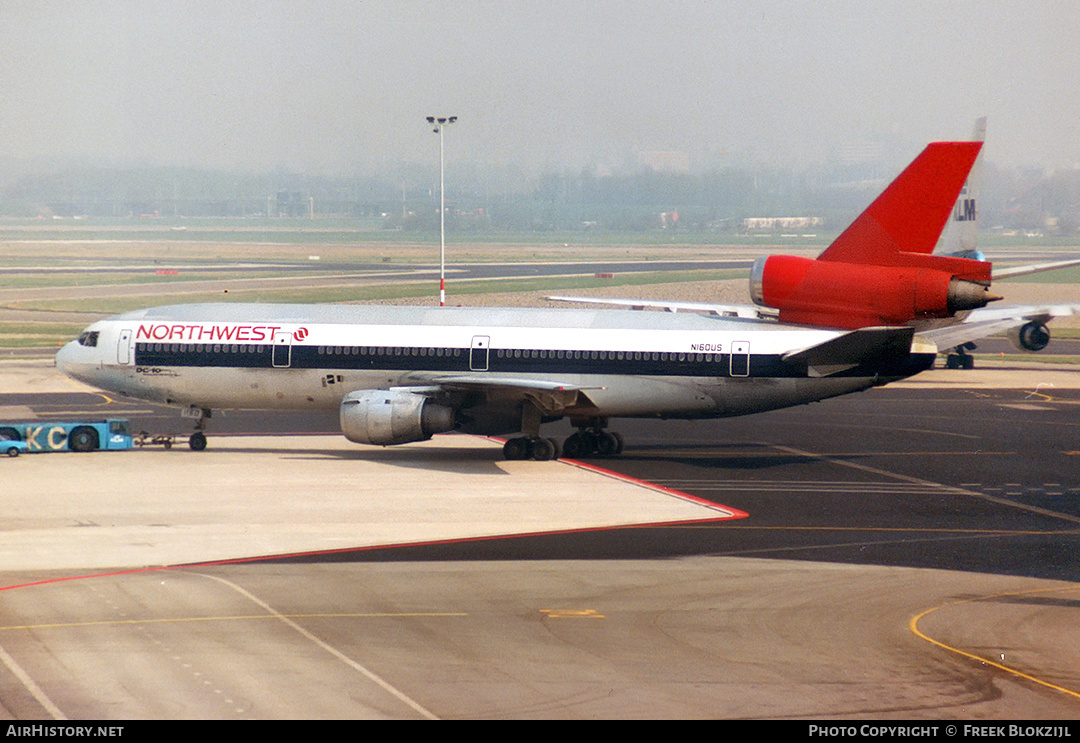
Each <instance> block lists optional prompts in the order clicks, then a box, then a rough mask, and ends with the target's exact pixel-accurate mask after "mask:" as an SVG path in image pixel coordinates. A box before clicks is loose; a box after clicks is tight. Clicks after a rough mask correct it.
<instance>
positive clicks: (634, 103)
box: [0, 0, 1080, 173]
mask: <svg viewBox="0 0 1080 743" xmlns="http://www.w3.org/2000/svg"><path fill="white" fill-rule="evenodd" d="M428 114H448V115H449V114H453V115H457V116H459V117H460V122H459V123H458V124H457V125H456V126H455V127H454V128H453V129H451V130H450V131H449V133H448V135H447V136H448V139H447V147H448V150H447V157H448V160H459V161H461V160H469V161H479V162H494V163H510V162H522V163H525V164H527V165H529V166H530V167H537V166H554V167H580V166H581V165H584V164H586V163H615V162H618V160H619V158H620V157H623V156H625V154H626V153H628V152H633V151H635V150H678V151H684V152H686V153H688V154H689V155H690V157H691V163H692V166H694V167H698V166H700V165H701V164H703V163H705V162H707V161H708V158H709V156H710V154H711V156H713V157H715V156H716V155H717V154H718V153H739V154H740V155H742V154H744V153H759V154H760V155H761V156H763V157H767V158H769V159H774V160H780V161H795V162H798V161H801V160H805V159H810V160H821V159H824V158H825V157H827V156H829V154H830V153H831V152H834V151H835V147H837V146H838V145H841V144H844V143H847V142H853V141H861V140H870V141H882V140H888V141H890V142H894V143H900V144H899V145H898V146H899V147H900V149H902V150H903V154H904V156H905V157H907V156H913V155H914V154H915V152H916V151H917V150H918V149H919V148H920V147H921V145H922V143H924V142H925V141H929V140H933V139H950V138H964V137H966V136H967V135H968V134H969V132H970V130H971V126H972V122H973V121H974V119H975V118H976V117H977V116H981V115H986V116H988V117H989V137H988V151H987V158H988V159H989V160H990V161H991V162H998V163H1002V164H1009V165H1012V164H1035V165H1070V166H1071V165H1076V164H1080V4H1077V3H1076V2H1075V0H1060V1H1057V0H1046V1H1042V2H1040V1H1037V0H1028V1H1025V2H1004V1H999V2H986V1H981V2H976V1H974V0H972V1H971V2H963V1H958V2H911V1H908V2H879V1H870V0H865V1H860V2H854V1H850V0H848V1H843V0H825V1H820V0H819V1H818V2H786V1H782V0H754V1H753V2H718V1H712V2H709V1H707V0H624V1H620V0H603V1H602V2H601V1H593V0H565V1H564V0H486V1H484V0H453V1H452V2H451V1H449V0H448V1H445V2H435V1H433V0H377V1H374V2H370V1H369V2H363V1H362V0H353V1H352V2H338V1H333V0H297V1H295V2H293V1H291V0H266V1H264V2H255V1H254V0H252V1H250V2H249V1H244V0H209V1H207V0H167V1H164V2H151V1H145V2H144V1H138V0H130V1H125V0H102V1H97V2H95V1H93V0H70V1H67V0H53V1H51V2H45V1H39V0H18V1H15V0H0V156H8V157H20V158H21V157H26V158H30V157H40V156H46V157H51V156H62V157H67V156H75V157H88V158H94V159H99V160H105V161H110V162H125V163H126V162H131V161H141V162H148V163H151V164H169V165H172V164H178V165H194V166H211V167H226V168H234V167H235V168H244V169H258V170H267V169H270V168H273V167H275V166H284V167H288V168H291V169H296V170H308V171H312V172H322V173H333V172H351V171H352V170H353V169H354V168H355V166H357V165H359V166H361V167H365V166H368V165H377V164H380V163H384V162H397V161H399V160H413V161H420V162H422V161H425V160H428V159H430V158H431V157H437V148H436V139H435V135H433V134H431V132H430V130H429V129H428V128H426V126H425V125H424V122H423V118H424V116H426V115H428Z"/></svg>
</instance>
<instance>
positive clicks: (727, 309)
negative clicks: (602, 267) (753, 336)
mask: <svg viewBox="0 0 1080 743" xmlns="http://www.w3.org/2000/svg"><path fill="white" fill-rule="evenodd" d="M545 299H550V300H551V301H553V302H584V303H588V304H606V305H612V306H615V307H629V308H631V309H635V310H643V309H645V308H646V307H649V308H651V309H657V310H664V311H665V312H699V313H701V314H704V315H717V316H719V317H745V318H749V319H751V320H775V319H776V317H777V315H778V314H779V313H777V311H776V310H774V309H770V308H765V307H755V306H753V305H748V304H710V303H708V302H671V301H667V300H662V299H609V298H606V297H565V296H554V297H545Z"/></svg>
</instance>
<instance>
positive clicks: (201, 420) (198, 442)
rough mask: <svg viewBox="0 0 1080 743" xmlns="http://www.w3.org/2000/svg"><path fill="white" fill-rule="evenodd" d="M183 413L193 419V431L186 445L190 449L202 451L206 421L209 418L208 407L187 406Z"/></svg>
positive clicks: (204, 445) (204, 444)
mask: <svg viewBox="0 0 1080 743" xmlns="http://www.w3.org/2000/svg"><path fill="white" fill-rule="evenodd" d="M184 413H185V415H188V416H190V417H192V418H194V419H195V432H194V433H192V434H191V438H189V439H188V446H190V447H191V450H192V451H202V450H203V449H205V448H206V434H205V433H204V431H205V430H206V421H207V420H208V419H209V418H210V415H211V412H210V408H188V409H187V410H185V411H184Z"/></svg>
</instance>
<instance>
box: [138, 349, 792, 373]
mask: <svg viewBox="0 0 1080 743" xmlns="http://www.w3.org/2000/svg"><path fill="white" fill-rule="evenodd" d="M275 353H276V356H275ZM135 364H136V366H150V367H154V366H174V367H235V368H250V369H260V368H273V367H278V368H283V367H288V368H292V369H332V370H358V371H378V370H401V369H408V370H410V371H421V372H468V371H487V372H492V373H500V372H503V373H531V374H536V373H547V374H629V375H634V374H641V375H665V376H690V377H716V376H729V375H730V373H731V371H732V367H731V358H730V356H729V355H728V354H714V353H672V352H659V351H654V352H641V351H638V352H634V351H566V350H558V349H501V348H500V349H494V348H493V349H469V348H417V347H399V346H395V347H385V346H304V345H293V346H291V347H290V346H277V347H275V346H271V345H268V344H262V345H251V344H248V345H245V344H228V343H214V344H211V343H201V344H200V343H139V344H137V345H136V347H135ZM746 365H747V359H746V357H736V362H735V372H736V375H737V376H746V374H745V372H747V368H746ZM749 366H750V368H749V373H750V374H753V375H754V376H800V374H799V373H798V370H797V369H792V368H790V367H789V366H787V365H785V364H782V363H780V360H779V357H777V356H760V355H759V356H754V357H753V360H752V361H751V362H750V364H749Z"/></svg>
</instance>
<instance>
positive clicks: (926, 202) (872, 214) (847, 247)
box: [818, 142, 982, 266]
mask: <svg viewBox="0 0 1080 743" xmlns="http://www.w3.org/2000/svg"><path fill="white" fill-rule="evenodd" d="M981 148H982V142H934V143H932V144H930V145H929V146H927V148H926V149H925V150H923V151H922V153H921V154H920V155H919V156H918V157H917V158H915V161H914V162H912V163H911V165H909V166H908V167H907V169H905V170H904V172H903V173H901V174H900V175H899V176H897V178H896V180H894V181H893V182H892V183H891V184H889V187H888V188H886V189H885V191H884V192H883V193H882V194H881V195H880V196H879V197H878V198H877V199H875V200H874V202H873V203H872V204H870V206H868V207H867V208H866V211H864V212H863V213H862V214H860V215H859V217H858V218H857V219H856V220H855V221H854V222H852V224H851V226H850V227H848V228H847V229H846V230H844V232H843V233H842V234H841V235H840V236H839V237H838V238H836V240H834V241H833V243H832V245H830V246H829V247H828V248H827V249H826V250H825V252H823V253H822V254H821V255H820V256H818V259H819V260H822V261H839V262H843V263H861V264H866V265H879V266H881V265H885V266H887V265H895V264H896V262H897V260H898V254H899V253H919V254H923V255H929V254H930V253H931V252H933V250H934V247H935V246H936V245H937V242H938V238H940V237H941V231H942V230H943V229H944V228H945V223H946V222H947V221H948V219H949V215H950V214H951V213H952V210H953V206H954V205H955V204H956V200H957V197H958V196H959V195H960V191H961V189H962V188H963V187H964V183H965V181H966V180H967V177H968V173H969V172H970V171H971V168H972V165H974V163H975V159H976V158H977V157H978V155H979V151H980V149H981Z"/></svg>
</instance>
